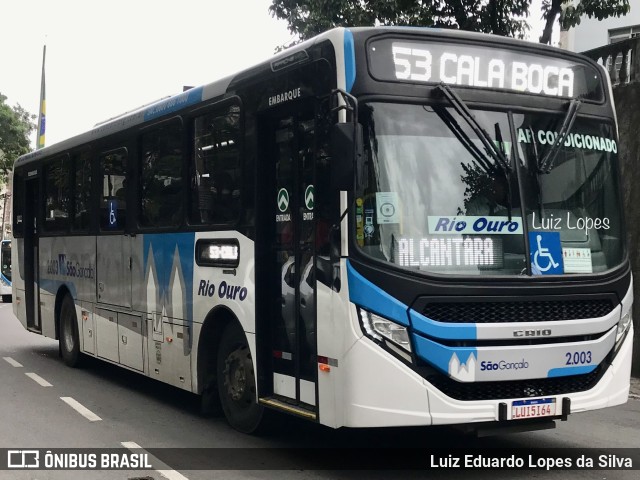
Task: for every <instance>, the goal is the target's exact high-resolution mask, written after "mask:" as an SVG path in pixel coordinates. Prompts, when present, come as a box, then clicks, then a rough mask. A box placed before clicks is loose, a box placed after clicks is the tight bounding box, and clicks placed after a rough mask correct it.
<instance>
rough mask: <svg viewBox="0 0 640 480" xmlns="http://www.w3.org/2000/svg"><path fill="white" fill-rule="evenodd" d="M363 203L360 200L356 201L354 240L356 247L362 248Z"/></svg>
mask: <svg viewBox="0 0 640 480" xmlns="http://www.w3.org/2000/svg"><path fill="white" fill-rule="evenodd" d="M363 206H364V201H363V200H362V198H357V199H356V240H357V241H358V245H360V246H361V247H362V246H364V215H363V214H364V208H363Z"/></svg>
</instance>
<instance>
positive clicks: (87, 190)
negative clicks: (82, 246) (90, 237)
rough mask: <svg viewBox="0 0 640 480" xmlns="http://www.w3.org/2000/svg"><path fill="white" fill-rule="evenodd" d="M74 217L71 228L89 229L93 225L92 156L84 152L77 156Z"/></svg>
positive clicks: (75, 163) (75, 164)
mask: <svg viewBox="0 0 640 480" xmlns="http://www.w3.org/2000/svg"><path fill="white" fill-rule="evenodd" d="M74 167H75V182H76V183H75V190H74V202H75V210H74V218H73V223H72V224H71V229H72V230H75V231H87V230H88V229H89V226H90V225H91V220H90V218H91V157H90V156H89V154H88V153H83V154H81V155H79V156H77V157H76V158H75V162H74Z"/></svg>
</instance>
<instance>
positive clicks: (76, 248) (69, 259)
mask: <svg viewBox="0 0 640 480" xmlns="http://www.w3.org/2000/svg"><path fill="white" fill-rule="evenodd" d="M95 245H96V239H95V237H62V236H61V237H41V238H40V241H39V249H40V253H39V260H40V263H39V266H38V267H39V275H40V285H39V286H40V312H41V313H40V315H41V319H42V334H43V335H44V336H47V337H51V338H56V330H55V302H56V296H57V294H58V291H59V290H60V288H62V287H63V286H64V287H66V288H67V289H68V291H69V293H70V294H71V297H72V298H73V300H74V302H75V303H76V305H79V302H95V296H96V250H95ZM76 310H77V319H78V321H79V322H81V315H80V314H78V312H80V310H78V309H77V308H76ZM78 331H79V332H82V325H81V324H79V325H78ZM82 337H83V336H82V334H81V335H80V340H81V348H82Z"/></svg>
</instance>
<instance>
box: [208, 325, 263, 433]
mask: <svg viewBox="0 0 640 480" xmlns="http://www.w3.org/2000/svg"><path fill="white" fill-rule="evenodd" d="M217 360H218V361H217V365H216V369H217V381H218V393H219V395H220V403H221V405H222V411H223V412H224V414H225V417H226V418H227V421H228V422H229V424H230V425H231V426H232V427H233V428H235V429H236V430H238V431H240V432H243V433H258V431H259V430H261V427H262V426H263V420H264V414H265V410H264V407H262V406H261V405H259V404H258V403H257V398H256V377H255V372H254V369H253V360H252V358H251V351H250V349H249V345H248V344H247V339H246V337H245V335H244V332H243V331H242V329H241V328H240V327H239V326H238V325H237V324H230V325H228V326H227V328H226V329H225V330H224V332H223V334H222V337H221V339H220V348H219V349H218V358H217Z"/></svg>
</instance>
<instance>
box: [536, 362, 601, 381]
mask: <svg viewBox="0 0 640 480" xmlns="http://www.w3.org/2000/svg"><path fill="white" fill-rule="evenodd" d="M596 367H597V365H582V366H580V367H564V368H552V369H551V370H549V371H548V372H547V377H549V378H551V377H568V376H570V375H584V374H585V373H591V372H593V371H594V370H595V369H596Z"/></svg>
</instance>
